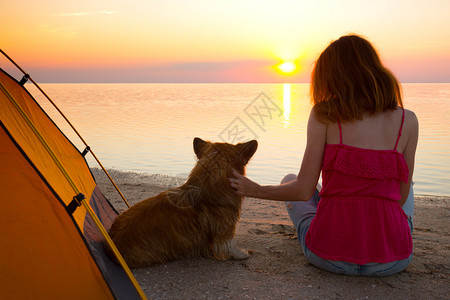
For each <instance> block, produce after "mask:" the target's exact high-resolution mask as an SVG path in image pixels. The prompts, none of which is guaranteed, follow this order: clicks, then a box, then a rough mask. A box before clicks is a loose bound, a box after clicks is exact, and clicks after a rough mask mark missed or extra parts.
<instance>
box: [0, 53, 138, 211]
mask: <svg viewBox="0 0 450 300" xmlns="http://www.w3.org/2000/svg"><path fill="white" fill-rule="evenodd" d="M0 52H1V53H2V54H3V55H4V56H5V57H6V58H7V59H8V60H9V61H10V62H11V63H12V64H13V65H14V66H15V67H16V68H17V69H19V70H20V71H21V72H22V73H23V74H24V75H28V74H27V72H25V71H24V70H23V69H22V68H21V67H20V66H19V65H18V64H17V63H16V62H15V61H14V60H13V59H12V58H11V57H9V56H8V55H7V54H6V53H5V52H4V51H3V50H2V49H0ZM28 76H29V75H28ZM28 79H29V80H30V81H31V82H32V83H33V84H34V85H35V86H36V88H37V89H38V90H39V91H40V92H41V93H42V94H43V95H44V96H45V98H47V100H48V101H50V103H51V104H52V105H53V107H54V108H55V109H56V110H57V111H58V112H59V114H60V115H61V116H62V117H63V118H64V120H65V121H66V122H67V124H69V126H70V127H71V128H72V130H73V131H74V132H75V133H76V135H77V136H78V138H79V139H80V140H81V141H82V142H83V144H84V145H85V146H86V147H89V146H88V144H87V143H86V141H85V140H84V139H83V137H82V136H81V134H80V133H79V132H78V131H77V130H76V128H75V127H74V126H73V125H72V123H71V122H70V121H69V119H67V117H66V116H65V115H64V113H63V112H62V111H61V110H60V109H59V107H58V106H57V105H56V103H55V102H53V100H52V99H50V97H49V96H48V95H47V94H46V93H45V92H44V91H43V90H42V89H41V87H40V86H39V85H38V84H37V83H36V81H34V80H33V78H31V76H29V78H28ZM89 148H90V147H89ZM90 152H91V154H92V156H93V157H94V159H95V161H96V162H97V163H98V165H99V166H100V168H101V169H102V170H103V172H105V174H106V176H107V177H108V179H109V180H110V181H111V183H112V184H113V185H114V188H115V189H116V190H117V192H118V193H119V195H120V197H122V199H123V201H124V202H125V204H126V205H127V206H128V208H130V204H129V203H128V201H127V200H126V199H125V196H124V195H123V194H122V192H121V191H120V189H119V187H118V186H117V185H116V183H115V182H114V180H113V179H112V177H111V176H110V175H109V173H108V172H107V171H106V169H105V167H103V165H102V163H101V162H100V160H99V159H98V158H97V156H96V155H95V154H94V152H93V151H92V150H90Z"/></svg>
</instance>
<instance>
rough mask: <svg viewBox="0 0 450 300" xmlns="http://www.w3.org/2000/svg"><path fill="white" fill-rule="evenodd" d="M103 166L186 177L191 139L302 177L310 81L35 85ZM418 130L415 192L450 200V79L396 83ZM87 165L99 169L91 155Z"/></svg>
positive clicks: (255, 173)
mask: <svg viewBox="0 0 450 300" xmlns="http://www.w3.org/2000/svg"><path fill="white" fill-rule="evenodd" d="M25 87H26V88H27V89H28V90H29V91H30V93H31V94H32V95H33V96H34V97H35V99H36V100H37V101H38V102H39V103H40V105H41V106H42V107H43V108H44V110H45V111H46V112H47V113H48V114H49V115H50V117H52V118H53V120H54V121H55V123H56V124H57V125H58V126H59V127H60V128H61V130H62V131H63V132H64V133H65V134H66V136H67V137H68V138H69V139H70V140H71V141H72V143H73V144H74V145H75V146H76V147H77V148H79V149H80V151H83V149H84V148H85V145H84V144H83V142H81V140H80V139H79V138H78V137H77V135H76V134H75V133H74V131H73V130H72V129H71V128H70V127H69V126H68V124H67V122H65V120H64V119H63V118H62V117H61V116H60V115H59V113H58V112H57V111H56V110H55V109H54V108H53V106H52V105H51V104H50V102H49V101H48V100H47V99H45V97H43V95H42V94H41V93H39V92H38V91H37V89H36V88H35V87H34V86H33V85H31V84H30V83H27V84H26V85H25ZM40 87H41V88H42V89H43V90H44V91H45V92H46V93H47V95H48V96H49V97H50V98H51V99H52V100H53V101H54V102H55V104H56V105H57V106H58V107H59V109H60V110H61V111H62V112H63V113H64V114H65V116H66V117H67V118H68V119H69V120H70V122H71V123H72V124H73V126H74V127H75V128H76V130H77V131H78V132H79V133H80V135H81V136H82V138H83V139H84V140H85V142H86V143H87V144H88V145H89V146H90V148H91V149H92V151H93V152H94V154H95V155H96V156H97V157H98V159H99V160H100V161H101V163H102V164H103V166H105V167H106V168H108V169H115V170H118V171H130V172H136V173H144V174H161V175H170V176H177V177H186V176H187V175H188V174H189V172H190V170H191V169H192V167H193V166H194V164H195V162H196V157H195V154H194V151H193V147H192V144H193V139H194V138H195V137H200V138H202V139H204V140H209V141H213V142H230V143H237V142H243V141H248V140H251V139H255V140H257V141H258V144H259V147H258V150H257V152H256V153H255V155H254V157H253V158H252V160H251V161H250V163H249V165H248V167H247V175H248V176H249V178H251V179H252V180H255V181H256V182H258V183H260V184H277V183H279V182H280V180H281V179H282V178H283V177H284V176H285V175H286V174H288V173H295V174H296V173H298V171H299V169H300V164H301V161H302V157H303V152H304V149H305V144H306V126H307V120H308V116H309V112H310V109H311V104H310V98H309V84H293V83H291V84H289V83H285V84H235V83H232V84H231V83H223V84H210V83H207V84H206V83H205V84H191V83H185V84H178V83H177V84H169V83H167V84H159V83H158V84H153V83H136V84H130V83H120V84H117V83H101V84H97V83H86V84H80V83H74V84H62V83H58V84H49V83H45V84H40ZM402 89H403V97H404V100H403V101H404V106H405V107H406V108H408V109H411V110H413V111H414V112H415V113H416V115H417V117H418V119H419V124H420V134H419V144H418V149H417V154H416V165H415V170H414V178H413V182H414V191H415V193H416V194H418V195H438V196H448V195H450V126H449V125H450V122H449V121H450V83H432V84H430V83H423V84H421V83H405V84H402ZM87 160H88V163H89V165H90V166H91V167H96V166H98V165H97V163H96V162H95V160H94V159H93V158H92V157H91V156H90V155H88V156H87Z"/></svg>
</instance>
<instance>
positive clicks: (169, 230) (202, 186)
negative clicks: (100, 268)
mask: <svg viewBox="0 0 450 300" xmlns="http://www.w3.org/2000/svg"><path fill="white" fill-rule="evenodd" d="M257 147H258V143H257V142H256V141H255V140H253V141H250V142H247V143H241V144H237V145H232V144H228V143H211V142H206V141H203V140H202V139H200V138H195V139H194V152H195V154H196V155H197V158H198V161H197V163H196V165H195V166H194V168H193V169H192V171H191V173H190V175H189V177H188V179H187V181H186V183H185V184H184V185H182V186H180V187H178V188H174V189H170V190H168V191H165V192H162V193H160V194H159V195H157V196H155V197H152V198H149V199H147V200H144V201H142V202H139V203H137V204H136V205H134V206H132V207H131V208H130V209H128V210H127V211H125V212H124V213H122V214H120V215H119V216H118V217H117V218H116V220H115V221H114V223H113V225H112V226H111V229H110V230H109V234H110V236H111V238H112V240H113V241H114V243H115V245H116V246H117V248H118V249H119V251H120V253H121V254H122V256H123V258H124V259H125V261H126V262H127V264H128V265H129V266H130V267H131V268H140V267H146V266H151V265H155V264H159V263H164V262H168V261H172V260H176V259H180V258H186V257H198V256H205V257H213V258H215V259H218V260H227V259H246V258H248V252H247V251H246V250H242V249H239V248H237V246H236V244H235V241H234V234H235V230H236V223H237V221H238V219H239V213H240V209H241V203H242V197H240V196H238V195H237V194H236V192H235V191H234V190H233V188H232V187H231V186H230V183H229V180H228V178H232V177H233V175H232V169H235V170H237V171H238V172H239V173H241V174H244V173H245V165H246V164H247V163H248V161H249V160H250V158H251V157H252V156H253V154H254V153H255V151H256V149H257ZM105 250H106V252H107V254H108V255H109V257H111V258H112V259H113V260H115V258H113V257H114V255H113V254H112V252H111V249H109V247H105Z"/></svg>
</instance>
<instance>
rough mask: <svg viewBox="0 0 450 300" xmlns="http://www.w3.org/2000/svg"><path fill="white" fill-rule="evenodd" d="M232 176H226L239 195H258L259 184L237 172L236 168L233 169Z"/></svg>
mask: <svg viewBox="0 0 450 300" xmlns="http://www.w3.org/2000/svg"><path fill="white" fill-rule="evenodd" d="M233 176H234V177H235V178H228V180H229V181H230V184H231V187H232V188H234V189H235V190H236V193H237V194H238V195H239V196H245V197H256V198H257V197H258V190H259V188H260V185H259V184H257V183H256V182H254V181H251V180H250V179H248V178H247V177H245V176H244V175H241V174H239V173H238V172H237V171H236V170H233Z"/></svg>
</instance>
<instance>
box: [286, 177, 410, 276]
mask: <svg viewBox="0 0 450 300" xmlns="http://www.w3.org/2000/svg"><path fill="white" fill-rule="evenodd" d="M288 176H290V175H288ZM288 176H286V178H285V180H283V182H286V181H290V180H289V178H288ZM294 176H295V175H294ZM319 200H320V197H319V191H318V190H316V192H315V193H314V195H313V196H312V197H311V199H310V200H309V201H306V202H303V201H295V202H286V209H287V211H288V213H289V217H290V218H291V221H292V222H293V223H294V226H295V228H296V229H297V235H298V239H299V242H300V245H301V247H302V250H303V253H304V254H305V257H306V259H307V260H308V261H309V262H310V263H312V264H313V265H315V266H316V267H319V268H321V269H324V270H326V271H329V272H333V273H337V274H344V275H362V276H389V275H392V274H395V273H398V272H400V271H403V270H404V269H405V268H406V267H407V266H408V265H409V263H410V262H411V259H412V256H413V255H412V254H411V255H410V256H409V257H408V258H406V259H403V260H399V261H393V262H389V263H368V264H365V265H358V264H354V263H349V262H345V261H333V260H327V259H323V258H321V257H319V256H317V255H316V254H314V253H313V252H311V251H310V250H309V249H308V247H307V246H306V244H305V238H306V233H307V232H308V229H309V225H310V224H311V221H312V219H313V218H314V217H315V215H316V211H317V203H318V202H319ZM402 208H403V210H404V212H405V213H406V215H407V216H408V223H409V227H410V228H411V234H412V230H413V222H412V221H413V213H414V192H413V189H412V186H411V190H410V192H409V195H408V199H407V200H406V202H405V204H404V205H403V207H402Z"/></svg>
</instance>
